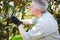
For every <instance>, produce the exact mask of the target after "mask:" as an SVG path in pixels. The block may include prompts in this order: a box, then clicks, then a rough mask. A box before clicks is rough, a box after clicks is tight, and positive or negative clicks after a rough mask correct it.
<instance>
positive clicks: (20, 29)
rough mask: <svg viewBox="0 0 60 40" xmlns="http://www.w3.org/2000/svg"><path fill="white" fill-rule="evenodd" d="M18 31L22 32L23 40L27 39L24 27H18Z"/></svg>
mask: <svg viewBox="0 0 60 40" xmlns="http://www.w3.org/2000/svg"><path fill="white" fill-rule="evenodd" d="M18 29H19V32H20V34H21V36H22V38H23V40H25V38H24V33H25V32H26V31H25V29H24V27H23V25H19V26H18Z"/></svg>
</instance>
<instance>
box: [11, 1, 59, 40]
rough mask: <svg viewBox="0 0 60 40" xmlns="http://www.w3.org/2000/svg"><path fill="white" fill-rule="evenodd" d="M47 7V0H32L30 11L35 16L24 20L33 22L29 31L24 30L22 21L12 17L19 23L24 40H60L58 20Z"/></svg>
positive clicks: (26, 22)
mask: <svg viewBox="0 0 60 40" xmlns="http://www.w3.org/2000/svg"><path fill="white" fill-rule="evenodd" d="M47 8H48V3H47V0H32V3H31V5H30V12H31V15H32V16H34V18H33V19H32V20H30V21H22V22H23V23H24V24H26V25H29V24H33V27H32V29H31V30H29V31H28V32H26V31H25V30H24V27H23V26H22V22H21V21H19V20H18V19H17V18H16V17H14V16H13V17H12V22H13V23H15V24H17V26H18V29H19V32H20V34H21V35H22V38H23V40H60V36H59V32H58V24H57V21H56V20H55V19H54V17H53V16H52V15H51V14H50V13H49V12H48V11H47Z"/></svg>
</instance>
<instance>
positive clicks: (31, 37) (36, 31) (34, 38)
mask: <svg viewBox="0 0 60 40" xmlns="http://www.w3.org/2000/svg"><path fill="white" fill-rule="evenodd" d="M44 25H45V23H43V24H40V23H37V24H36V25H35V26H33V28H32V29H31V30H29V31H28V32H26V33H25V34H24V37H25V39H26V40H38V39H39V38H41V37H43V36H45V34H44V32H45V31H46V27H45V26H44Z"/></svg>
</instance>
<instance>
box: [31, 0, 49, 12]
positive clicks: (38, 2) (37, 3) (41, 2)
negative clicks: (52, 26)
mask: <svg viewBox="0 0 60 40" xmlns="http://www.w3.org/2000/svg"><path fill="white" fill-rule="evenodd" d="M32 2H33V3H34V7H35V8H38V9H40V10H41V11H42V12H45V11H46V10H47V8H48V2H47V0H32Z"/></svg>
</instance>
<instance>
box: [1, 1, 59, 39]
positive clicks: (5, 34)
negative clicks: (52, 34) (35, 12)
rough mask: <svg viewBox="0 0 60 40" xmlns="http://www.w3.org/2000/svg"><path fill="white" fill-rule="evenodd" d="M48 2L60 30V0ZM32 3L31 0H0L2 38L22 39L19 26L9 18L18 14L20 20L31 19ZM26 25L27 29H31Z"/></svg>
mask: <svg viewBox="0 0 60 40" xmlns="http://www.w3.org/2000/svg"><path fill="white" fill-rule="evenodd" d="M48 3H49V5H48V6H49V7H48V9H47V10H48V11H49V12H50V13H51V14H52V15H53V16H54V17H55V19H56V20H57V22H58V26H59V32H60V0H48ZM30 4H31V0H0V40H22V37H21V35H20V34H19V31H18V28H17V26H16V25H15V24H13V23H11V22H10V20H9V18H10V17H11V16H12V15H16V17H17V18H18V19H19V20H21V19H22V20H23V19H31V18H32V17H31V16H30V11H29V6H30ZM24 26H25V29H26V31H28V30H29V29H30V28H28V27H27V26H26V25H24ZM29 26H32V25H29Z"/></svg>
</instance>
